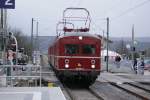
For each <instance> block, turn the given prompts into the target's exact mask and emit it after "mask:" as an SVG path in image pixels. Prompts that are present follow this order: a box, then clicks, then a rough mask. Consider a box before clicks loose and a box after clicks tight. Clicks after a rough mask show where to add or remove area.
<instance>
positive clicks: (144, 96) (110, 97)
mask: <svg viewBox="0 0 150 100" xmlns="http://www.w3.org/2000/svg"><path fill="white" fill-rule="evenodd" d="M90 88H91V89H92V91H93V92H95V93H96V94H97V95H99V96H100V97H101V98H102V99H103V100H150V86H148V85H144V84H140V83H123V84H116V83H110V82H100V81H97V82H95V84H94V85H92V86H91V87H90Z"/></svg>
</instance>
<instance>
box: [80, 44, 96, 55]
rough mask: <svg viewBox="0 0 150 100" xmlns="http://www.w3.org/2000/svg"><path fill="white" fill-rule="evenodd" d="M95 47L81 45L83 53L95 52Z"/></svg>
mask: <svg viewBox="0 0 150 100" xmlns="http://www.w3.org/2000/svg"><path fill="white" fill-rule="evenodd" d="M95 52H96V49H95V46H94V45H88V44H87V45H83V46H82V53H83V54H95Z"/></svg>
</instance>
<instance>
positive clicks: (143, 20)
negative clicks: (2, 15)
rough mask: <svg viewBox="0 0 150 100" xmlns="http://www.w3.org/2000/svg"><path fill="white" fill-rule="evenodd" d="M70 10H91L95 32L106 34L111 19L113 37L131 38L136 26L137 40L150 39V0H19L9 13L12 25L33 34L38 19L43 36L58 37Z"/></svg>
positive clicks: (92, 27) (9, 21)
mask: <svg viewBox="0 0 150 100" xmlns="http://www.w3.org/2000/svg"><path fill="white" fill-rule="evenodd" d="M67 7H84V8H87V9H88V10H89V11H90V14H91V18H92V23H91V30H92V33H97V34H101V35H102V30H105V31H106V20H104V19H105V18H106V17H109V18H110V36H111V37H131V29H132V25H133V24H134V25H135V36H136V37H150V0H16V8H15V9H13V10H8V23H9V25H10V26H11V27H12V28H18V29H20V30H22V31H23V32H24V33H25V34H26V35H30V34H31V18H35V19H37V20H38V21H39V35H41V36H43V35H44V36H51V35H53V36H55V35H56V32H55V30H56V23H57V22H58V21H60V19H62V12H63V10H64V9H65V8H67ZM134 8H135V9H134Z"/></svg>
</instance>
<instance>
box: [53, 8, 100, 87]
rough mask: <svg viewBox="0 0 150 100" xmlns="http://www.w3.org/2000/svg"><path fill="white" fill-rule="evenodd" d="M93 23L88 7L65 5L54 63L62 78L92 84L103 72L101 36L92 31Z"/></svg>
mask: <svg viewBox="0 0 150 100" xmlns="http://www.w3.org/2000/svg"><path fill="white" fill-rule="evenodd" d="M90 22H91V18H90V13H89V11H88V10H87V9H85V8H66V9H65V10H64V12H63V21H62V22H59V23H58V24H57V28H56V29H57V30H56V31H57V37H58V38H57V42H56V46H54V48H56V50H55V51H54V52H57V53H55V54H54V55H56V56H55V59H54V61H55V63H54V64H55V69H56V71H57V75H58V76H59V78H60V79H61V80H63V81H64V80H79V81H78V82H86V84H87V85H90V84H92V83H93V82H94V81H95V80H96V78H97V76H98V75H99V74H100V66H101V65H100V63H101V53H100V52H101V39H100V38H99V37H98V36H96V35H94V34H89V33H90ZM81 80H82V81H81ZM73 82H74V81H73ZM75 82H77V81H75Z"/></svg>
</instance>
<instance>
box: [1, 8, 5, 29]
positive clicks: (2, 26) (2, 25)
mask: <svg viewBox="0 0 150 100" xmlns="http://www.w3.org/2000/svg"><path fill="white" fill-rule="evenodd" d="M3 18H4V17H3V9H1V28H2V29H3V28H4V24H3V23H4V20H3Z"/></svg>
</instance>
